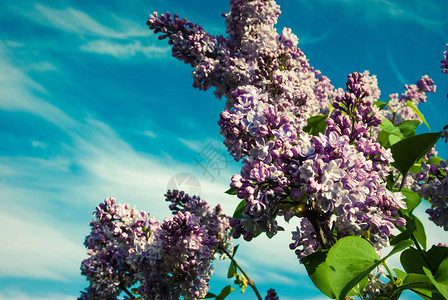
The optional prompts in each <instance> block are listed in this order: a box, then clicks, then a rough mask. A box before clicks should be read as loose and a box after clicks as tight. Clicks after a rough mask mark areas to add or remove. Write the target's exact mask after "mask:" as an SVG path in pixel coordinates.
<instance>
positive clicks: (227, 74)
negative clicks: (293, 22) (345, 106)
mask: <svg viewBox="0 0 448 300" xmlns="http://www.w3.org/2000/svg"><path fill="white" fill-rule="evenodd" d="M279 14H280V9H279V6H278V5H277V4H276V3H275V1H265V0H255V1H247V0H237V1H231V3H230V12H229V13H228V14H224V17H225V18H226V25H227V34H228V37H227V38H225V37H223V36H216V37H214V36H211V35H209V34H207V33H205V32H204V31H203V29H202V27H200V26H198V25H194V24H193V23H191V22H187V21H186V20H184V19H179V17H178V16H177V15H174V17H173V16H172V15H171V14H169V13H167V14H166V15H158V14H157V13H154V14H153V15H151V17H150V18H149V20H148V22H147V24H148V25H149V27H150V29H152V30H154V31H155V32H156V33H162V35H161V36H160V37H159V38H161V39H164V38H169V43H170V44H172V45H173V56H174V57H176V58H178V59H180V60H183V61H185V62H188V63H190V64H191V65H192V67H193V68H194V71H193V78H194V86H195V87H197V88H199V89H202V90H207V89H209V88H210V87H215V88H216V91H215V94H216V96H217V97H219V98H221V97H222V96H225V97H226V98H227V103H228V105H227V107H228V108H231V104H232V101H233V99H232V97H231V93H232V92H233V91H236V90H237V88H238V87H242V86H245V85H248V84H250V85H252V86H254V87H256V88H259V89H260V90H262V91H263V93H264V91H270V92H272V97H273V98H280V99H279V100H281V98H286V99H295V100H294V102H295V103H297V102H302V104H303V103H304V102H306V101H308V100H315V101H308V102H309V103H310V104H311V105H312V106H311V107H303V108H302V110H304V111H303V113H304V114H305V115H306V114H307V111H308V110H309V111H310V112H311V113H313V112H314V111H315V110H317V111H320V110H325V109H328V108H329V103H330V101H329V99H330V98H331V96H332V90H333V86H332V85H331V84H330V82H329V80H328V78H327V77H325V76H321V75H320V72H319V71H317V70H314V69H313V68H312V67H310V65H309V64H308V61H307V59H306V57H305V56H304V54H303V52H302V51H300V49H298V48H297V43H298V39H297V37H296V36H295V35H294V34H292V33H291V30H290V29H287V28H285V29H283V31H282V34H281V35H279V34H278V33H277V32H276V30H275V28H274V24H275V23H276V22H277V17H278V15H279ZM305 117H306V116H305Z"/></svg>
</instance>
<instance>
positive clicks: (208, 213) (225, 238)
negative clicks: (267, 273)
mask: <svg viewBox="0 0 448 300" xmlns="http://www.w3.org/2000/svg"><path fill="white" fill-rule="evenodd" d="M165 197H166V201H167V202H171V204H170V206H169V208H170V210H171V211H172V212H173V214H177V213H178V212H182V213H186V212H189V213H191V214H192V215H194V216H196V217H198V218H199V222H200V224H201V226H205V230H206V232H207V234H209V235H210V236H214V237H215V238H216V241H217V243H216V245H215V246H214V249H213V254H221V255H222V254H224V250H225V251H227V252H229V253H231V252H232V241H231V236H230V234H229V233H230V218H229V216H228V215H226V214H224V213H223V211H222V207H221V205H220V204H218V205H217V206H216V207H215V208H214V209H213V210H212V209H211V208H210V206H209V205H208V203H207V201H205V200H203V199H201V198H200V197H198V196H192V197H191V196H189V195H188V194H186V193H185V192H183V191H178V190H173V191H170V190H168V191H167V193H166V194H165Z"/></svg>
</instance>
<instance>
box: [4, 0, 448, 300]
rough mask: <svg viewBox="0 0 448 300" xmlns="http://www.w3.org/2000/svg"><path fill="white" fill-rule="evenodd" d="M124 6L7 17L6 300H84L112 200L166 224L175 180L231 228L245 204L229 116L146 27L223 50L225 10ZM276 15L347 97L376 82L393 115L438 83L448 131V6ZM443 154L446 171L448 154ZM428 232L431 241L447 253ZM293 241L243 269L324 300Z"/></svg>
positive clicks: (179, 4) (407, 0)
mask: <svg viewBox="0 0 448 300" xmlns="http://www.w3.org/2000/svg"><path fill="white" fill-rule="evenodd" d="M123 3H124V2H122V1H116V0H111V1H108V2H107V5H105V2H104V1H66V0H62V1H28V0H21V1H0V79H1V80H0V203H1V206H2V210H1V211H0V219H1V220H2V221H3V222H2V223H3V226H2V229H0V238H1V241H2V243H1V244H0V253H1V254H2V255H1V256H0V299H11V298H14V299H75V298H76V297H77V296H78V295H79V290H81V289H83V288H84V287H85V286H86V285H87V282H86V281H85V279H84V278H83V277H82V276H81V275H80V271H79V266H80V262H81V260H82V259H83V258H85V249H84V247H83V244H82V243H83V241H84V237H85V235H87V234H88V233H89V226H88V223H89V221H90V220H91V218H92V216H91V214H92V212H93V210H94V208H95V206H96V205H97V204H98V203H99V202H101V201H102V200H103V199H104V198H106V197H110V196H114V197H116V198H117V199H118V201H120V202H127V203H130V204H131V205H136V207H137V208H138V209H141V210H145V211H148V212H150V213H151V214H152V215H153V216H154V217H156V218H157V219H163V218H164V217H165V216H168V215H169V211H168V208H167V207H166V205H165V203H164V201H163V194H164V192H165V189H166V187H167V185H168V183H169V182H170V179H171V178H172V177H173V176H175V175H176V174H179V173H188V174H191V175H193V176H194V177H196V178H197V179H198V180H199V183H200V186H201V196H203V197H204V198H205V199H207V200H209V202H210V203H211V204H213V205H215V204H217V203H219V202H221V203H222V204H223V206H224V209H225V211H226V212H227V213H229V214H231V213H232V212H233V209H234V208H235V207H236V205H237V203H238V200H237V199H235V198H233V197H230V196H228V195H225V194H224V193H223V192H224V191H225V190H227V188H228V182H229V179H230V177H231V175H232V174H233V173H238V172H239V167H240V166H239V164H238V163H235V162H233V161H231V160H230V158H229V157H228V156H225V148H224V146H223V145H222V143H221V140H220V138H219V136H218V131H219V128H218V125H217V123H216V122H217V120H218V117H219V113H220V112H221V110H222V109H223V107H224V102H223V101H221V102H220V101H218V100H217V99H215V98H214V96H213V93H212V91H207V92H201V91H198V90H194V89H193V88H192V79H191V70H190V69H189V67H188V66H187V65H184V64H183V63H182V62H179V61H177V60H175V59H174V58H172V57H171V54H170V51H169V48H168V47H167V44H166V43H165V41H158V40H157V38H156V36H154V35H153V34H152V33H151V32H150V31H149V30H148V29H147V26H146V25H145V23H146V20H147V18H148V16H149V14H150V13H152V12H153V11H159V12H161V13H164V12H166V11H172V12H177V13H179V14H180V15H181V16H184V17H187V18H188V19H189V20H191V21H193V22H194V23H199V24H201V25H202V26H203V27H204V28H205V29H206V30H208V31H209V32H210V33H212V34H224V32H225V28H224V20H223V18H221V17H220V15H221V13H222V12H227V11H228V2H227V1H205V0H200V1H179V0H147V1H140V0H129V1H126V4H125V5H123ZM278 3H279V4H280V5H281V9H282V12H283V13H282V15H281V16H280V19H279V23H278V26H277V28H278V30H279V31H281V29H282V28H283V27H290V28H292V29H293V32H294V33H295V34H296V35H297V36H298V37H299V46H300V47H301V49H302V50H303V51H304V52H305V54H306V55H307V57H308V59H309V60H310V63H311V65H313V66H315V68H317V69H320V70H321V71H322V72H323V74H324V75H327V76H328V77H329V78H330V79H331V80H332V83H333V84H334V85H335V86H337V87H342V86H343V85H344V83H345V80H346V75H347V74H348V73H351V72H353V71H358V72H362V71H364V70H370V72H371V74H376V75H377V76H378V81H379V87H380V89H381V91H382V100H384V101H386V100H387V98H388V95H389V94H390V93H395V92H397V93H401V92H403V91H404V88H403V85H404V84H406V83H408V84H412V83H415V81H416V80H418V79H419V78H420V77H421V76H422V75H426V74H427V75H429V76H430V77H432V78H433V79H434V80H435V82H436V84H437V85H438V88H437V89H438V92H437V93H436V94H435V95H429V97H428V102H427V103H426V104H424V105H422V106H421V107H420V108H421V111H422V112H423V113H424V114H425V116H426V117H427V119H428V122H429V123H430V126H431V128H432V129H433V130H434V131H435V130H440V129H441V127H443V126H444V125H445V124H446V123H448V110H447V108H448V103H447V100H446V97H445V95H446V94H447V93H448V75H446V74H442V73H441V71H440V60H441V59H442V58H443V57H442V53H443V51H444V50H445V44H446V43H448V23H447V21H446V11H447V9H448V4H447V3H446V1H445V0H439V1H429V0H428V1H416V0H399V1H386V0H366V1H354V0H331V1H330V0H313V1H311V0H290V1H286V0H283V1H278ZM423 131H425V129H424V128H422V132H423ZM210 149H214V151H216V153H219V158H220V159H224V158H225V157H227V158H229V159H228V160H227V159H226V160H220V162H219V163H220V166H221V169H220V170H216V169H213V170H210V173H204V170H203V169H202V168H201V167H200V166H198V165H197V162H196V161H197V159H201V153H204V152H203V151H204V150H210ZM438 150H439V156H442V157H444V158H447V157H448V147H447V144H444V143H443V142H439V144H438ZM218 171H219V172H218ZM212 176H213V177H212ZM422 211H424V208H422V209H420V212H419V213H420V214H421V216H422V217H421V219H425V220H426V217H425V216H424V213H422ZM425 224H428V222H425ZM426 227H427V228H428V229H430V231H429V239H430V241H432V242H434V241H436V240H437V238H438V239H440V238H442V240H445V241H448V236H447V234H446V233H445V232H443V231H441V230H437V229H433V228H434V226H431V225H430V224H428V225H427V226H426ZM289 228H294V224H292V225H291V226H290V227H289ZM290 237H291V235H290V233H289V232H288V230H287V231H286V232H285V233H284V234H281V235H279V236H276V237H275V238H274V239H273V240H268V239H267V238H259V239H257V240H256V241H255V242H254V243H251V244H247V243H245V242H241V243H242V247H241V249H240V250H239V260H240V261H241V263H242V264H243V265H245V266H247V267H246V269H247V271H248V273H249V274H253V279H254V280H255V281H256V283H257V285H258V286H259V287H260V290H262V291H263V294H264V293H265V291H266V290H267V289H268V288H269V287H275V288H276V289H277V290H278V292H279V295H280V296H281V299H295V298H300V297H304V298H306V299H321V298H320V295H319V293H318V291H316V289H315V288H314V287H313V285H312V283H311V282H310V281H309V280H308V279H307V276H306V274H305V271H304V268H303V267H302V266H300V265H299V263H298V261H297V259H295V256H294V254H293V252H292V251H290V250H289V249H288V247H287V245H288V244H289V242H290ZM227 265H228V263H227V262H225V263H219V264H217V267H216V275H215V277H216V278H215V279H214V280H213V281H212V282H213V283H212V291H214V292H218V291H219V290H220V288H221V287H223V286H224V285H226V284H228V283H226V281H225V274H224V273H225V272H226V268H227ZM248 293H249V294H248V295H247V299H252V297H253V296H251V295H252V294H250V291H248ZM240 298H241V297H240V295H239V294H235V295H232V296H231V297H230V298H229V299H240ZM241 299H243V298H241ZM322 299H323V298H322ZM408 299H413V298H412V297H411V296H408Z"/></svg>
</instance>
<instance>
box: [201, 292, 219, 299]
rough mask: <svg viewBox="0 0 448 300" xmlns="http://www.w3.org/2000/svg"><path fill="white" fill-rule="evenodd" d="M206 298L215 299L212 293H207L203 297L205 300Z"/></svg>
mask: <svg viewBox="0 0 448 300" xmlns="http://www.w3.org/2000/svg"><path fill="white" fill-rule="evenodd" d="M207 298H216V295H215V294H213V293H207V295H205V297H204V299H207Z"/></svg>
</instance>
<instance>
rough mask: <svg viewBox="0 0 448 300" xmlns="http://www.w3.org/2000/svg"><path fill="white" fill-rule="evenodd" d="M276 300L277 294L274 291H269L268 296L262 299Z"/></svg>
mask: <svg viewBox="0 0 448 300" xmlns="http://www.w3.org/2000/svg"><path fill="white" fill-rule="evenodd" d="M278 299H279V297H278V296H277V293H276V292H275V290H274V289H269V290H268V294H267V295H266V297H265V298H264V300H278Z"/></svg>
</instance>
